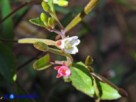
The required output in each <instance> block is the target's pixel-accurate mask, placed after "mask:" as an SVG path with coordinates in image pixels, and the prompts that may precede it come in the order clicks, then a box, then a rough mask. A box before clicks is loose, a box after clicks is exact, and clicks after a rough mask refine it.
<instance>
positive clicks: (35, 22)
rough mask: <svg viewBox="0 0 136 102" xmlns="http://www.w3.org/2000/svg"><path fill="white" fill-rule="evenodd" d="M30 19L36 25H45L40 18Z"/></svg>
mask: <svg viewBox="0 0 136 102" xmlns="http://www.w3.org/2000/svg"><path fill="white" fill-rule="evenodd" d="M29 21H30V22H31V23H32V24H34V25H37V26H40V27H45V25H44V23H43V22H42V21H41V19H40V18H33V19H30V20H29Z"/></svg>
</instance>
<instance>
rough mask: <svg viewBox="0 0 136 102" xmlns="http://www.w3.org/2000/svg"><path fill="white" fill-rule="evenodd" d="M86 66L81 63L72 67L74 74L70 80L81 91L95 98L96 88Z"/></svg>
mask: <svg viewBox="0 0 136 102" xmlns="http://www.w3.org/2000/svg"><path fill="white" fill-rule="evenodd" d="M85 67H86V66H85V65H84V64H83V63H82V62H79V63H77V64H75V65H74V66H72V67H71V71H72V74H71V76H70V80H71V81H72V85H73V86H74V87H75V88H76V89H77V90H79V91H81V92H83V93H85V94H87V95H88V96H90V97H93V96H94V87H93V81H92V78H91V77H90V75H89V72H88V70H87V69H86V68H85Z"/></svg>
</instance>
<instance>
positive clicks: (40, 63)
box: [33, 54, 51, 70]
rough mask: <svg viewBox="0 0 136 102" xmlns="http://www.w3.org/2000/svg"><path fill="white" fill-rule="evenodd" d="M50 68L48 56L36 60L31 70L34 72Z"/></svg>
mask: <svg viewBox="0 0 136 102" xmlns="http://www.w3.org/2000/svg"><path fill="white" fill-rule="evenodd" d="M50 66H51V64H50V56H49V54H47V55H45V56H43V57H41V58H40V59H38V60H36V61H35V62H34V64H33V68H34V69H35V70H44V69H47V68H49V67H50Z"/></svg>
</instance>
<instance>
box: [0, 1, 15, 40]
mask: <svg viewBox="0 0 136 102" xmlns="http://www.w3.org/2000/svg"><path fill="white" fill-rule="evenodd" d="M0 9H1V16H2V18H4V17H6V16H7V15H8V14H9V13H10V12H11V7H10V0H2V1H1V7H0ZM0 36H1V37H3V38H7V39H13V37H14V34H13V20H12V18H11V17H9V18H8V19H6V20H5V21H4V22H3V23H2V33H1V35H0Z"/></svg>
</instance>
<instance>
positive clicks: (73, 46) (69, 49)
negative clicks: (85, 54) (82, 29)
mask: <svg viewBox="0 0 136 102" xmlns="http://www.w3.org/2000/svg"><path fill="white" fill-rule="evenodd" d="M79 43H80V40H79V39H78V37H77V36H73V37H67V38H64V39H62V40H60V41H59V42H58V47H59V48H60V49H62V50H63V51H64V52H65V53H69V54H76V53H77V52H78V48H77V45H78V44H79Z"/></svg>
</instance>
